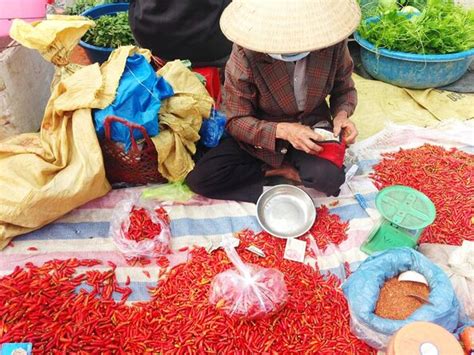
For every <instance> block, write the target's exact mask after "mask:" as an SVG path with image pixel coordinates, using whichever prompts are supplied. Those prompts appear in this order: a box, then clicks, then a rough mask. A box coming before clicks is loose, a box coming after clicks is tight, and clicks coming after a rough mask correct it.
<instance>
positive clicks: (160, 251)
mask: <svg viewBox="0 0 474 355" xmlns="http://www.w3.org/2000/svg"><path fill="white" fill-rule="evenodd" d="M157 207H159V206H156V205H154V204H152V203H147V202H143V201H140V199H139V198H138V196H134V197H132V198H129V199H125V200H123V201H121V202H120V203H118V204H117V206H116V207H115V209H114V211H115V212H114V214H113V216H112V221H111V223H110V233H109V234H110V236H111V238H112V240H113V241H114V243H115V245H116V246H117V248H118V249H119V250H120V252H122V253H123V254H124V255H125V256H126V257H127V258H135V257H159V256H163V255H166V254H169V253H170V239H171V232H170V228H169V222H168V221H167V220H166V217H165V216H164V215H163V214H162V213H159V211H158V212H157V210H158V208H157ZM133 209H143V210H145V211H146V213H147V214H148V216H149V217H150V219H151V222H153V223H154V224H155V225H159V226H160V227H161V228H160V232H159V234H157V235H155V236H154V237H153V238H150V239H143V240H140V241H135V240H131V239H129V238H127V235H128V231H129V228H130V217H131V212H132V211H133Z"/></svg>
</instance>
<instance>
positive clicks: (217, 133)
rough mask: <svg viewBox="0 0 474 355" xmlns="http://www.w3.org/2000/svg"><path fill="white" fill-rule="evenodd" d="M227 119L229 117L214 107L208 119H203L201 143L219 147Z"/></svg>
mask: <svg viewBox="0 0 474 355" xmlns="http://www.w3.org/2000/svg"><path fill="white" fill-rule="evenodd" d="M226 121H227V119H226V117H225V116H224V114H223V113H222V112H219V111H217V110H216V109H215V108H213V109H212V111H211V116H210V117H209V118H208V119H207V120H203V121H202V126H201V130H200V131H199V135H200V136H201V143H202V144H203V145H204V146H205V147H208V148H214V147H217V145H218V144H219V142H220V140H221V138H222V135H223V134H224V130H225V124H226Z"/></svg>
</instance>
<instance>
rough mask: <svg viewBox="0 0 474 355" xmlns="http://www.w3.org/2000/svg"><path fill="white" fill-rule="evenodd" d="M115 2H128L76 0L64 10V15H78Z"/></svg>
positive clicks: (124, 0) (116, 0) (121, 0)
mask: <svg viewBox="0 0 474 355" xmlns="http://www.w3.org/2000/svg"><path fill="white" fill-rule="evenodd" d="M116 2H128V0H76V1H75V2H74V4H73V5H72V6H70V7H68V8H66V10H65V12H64V14H65V15H71V16H72V15H76V16H78V15H80V14H82V13H83V12H84V11H86V10H89V9H90V8H93V7H95V6H98V5H104V4H112V3H116Z"/></svg>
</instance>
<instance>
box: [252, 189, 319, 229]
mask: <svg viewBox="0 0 474 355" xmlns="http://www.w3.org/2000/svg"><path fill="white" fill-rule="evenodd" d="M257 219H258V222H259V223H260V225H261V226H262V228H263V229H264V230H265V231H266V232H268V233H270V234H271V235H273V236H275V237H278V238H296V237H299V236H302V235H304V234H305V233H306V232H308V231H309V229H310V228H311V226H312V225H313V224H314V221H315V220H316V209H315V207H314V204H313V200H312V199H311V197H309V195H308V194H307V193H306V192H304V191H303V190H301V189H300V188H298V187H296V186H292V185H277V186H274V187H272V188H271V189H269V190H267V191H266V192H264V193H263V194H262V195H261V196H260V198H259V199H258V201H257Z"/></svg>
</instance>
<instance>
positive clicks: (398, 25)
mask: <svg viewBox="0 0 474 355" xmlns="http://www.w3.org/2000/svg"><path fill="white" fill-rule="evenodd" d="M359 33H360V35H361V36H362V37H363V38H365V39H367V40H368V41H369V42H371V43H373V44H374V45H375V46H376V47H377V48H386V49H389V50H394V51H400V52H406V53H418V54H447V53H457V52H462V51H466V50H469V49H472V48H474V10H465V9H463V8H462V7H460V6H457V5H455V4H454V3H453V1H451V0H428V1H427V3H426V6H425V8H424V9H422V11H421V13H420V14H419V15H416V14H415V15H412V16H410V15H406V14H402V13H400V11H399V10H398V9H392V10H390V11H387V12H384V13H381V14H379V20H378V21H375V22H363V23H362V24H361V26H360V27H359Z"/></svg>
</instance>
